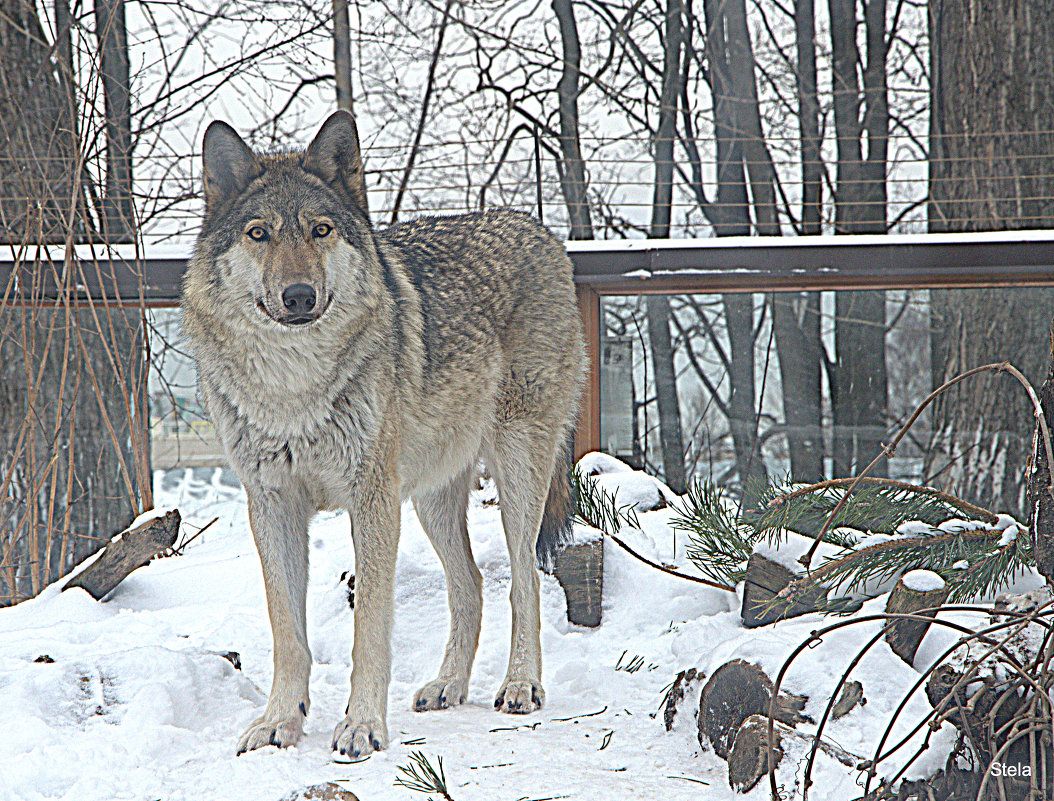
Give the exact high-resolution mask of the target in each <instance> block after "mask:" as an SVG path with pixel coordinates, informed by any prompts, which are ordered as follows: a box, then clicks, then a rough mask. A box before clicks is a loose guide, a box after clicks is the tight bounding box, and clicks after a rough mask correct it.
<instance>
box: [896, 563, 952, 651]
mask: <svg viewBox="0 0 1054 801" xmlns="http://www.w3.org/2000/svg"><path fill="white" fill-rule="evenodd" d="M948 592H949V589H948V586H947V584H946V583H945V582H944V579H942V578H941V577H940V576H938V575H937V574H936V573H933V572H931V571H929V570H912V571H911V572H909V573H905V574H904V575H903V576H901V577H900V579H899V580H898V581H897V584H896V586H895V587H894V588H893V591H892V592H891V593H890V594H889V599H888V600H887V601H886V612H888V613H889V614H911V615H921V616H923V617H926V618H933V617H935V616H936V614H937V612H936V609H935V607H938V606H941V605H942V604H943V603H944V602H945V601H946V600H947V599H948ZM923 610H929V611H923ZM929 627H930V621H929V620H918V619H911V618H901V619H899V620H896V621H893V623H892V624H891V625H890V627H889V628H888V629H886V642H887V643H889V647H890V648H892V649H893V653H895V654H896V655H897V656H899V657H900V658H901V659H903V660H904V661H905V662H907V663H908V664H909V665H910V664H912V662H913V661H914V659H915V652H916V651H918V649H919V643H921V642H922V638H923V637H925V636H926V631H927V630H928V629H929Z"/></svg>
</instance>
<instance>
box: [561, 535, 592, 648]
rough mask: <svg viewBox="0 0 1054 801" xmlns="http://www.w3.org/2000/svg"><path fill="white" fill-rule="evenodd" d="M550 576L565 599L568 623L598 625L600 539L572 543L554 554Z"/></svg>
mask: <svg viewBox="0 0 1054 801" xmlns="http://www.w3.org/2000/svg"><path fill="white" fill-rule="evenodd" d="M553 575H555V576H556V580H557V581H559V582H560V586H561V587H563V590H564V596H565V597H566V598H567V619H568V621H570V622H571V623H574V624H575V625H576V626H588V627H590V628H596V627H597V626H599V625H600V615H601V604H602V601H603V595H604V540H603V539H596V540H592V541H590V542H576V543H572V544H571V545H568V546H567V547H565V548H563V549H561V550H560V551H558V552H557V554H556V568H555V569H554V571H553Z"/></svg>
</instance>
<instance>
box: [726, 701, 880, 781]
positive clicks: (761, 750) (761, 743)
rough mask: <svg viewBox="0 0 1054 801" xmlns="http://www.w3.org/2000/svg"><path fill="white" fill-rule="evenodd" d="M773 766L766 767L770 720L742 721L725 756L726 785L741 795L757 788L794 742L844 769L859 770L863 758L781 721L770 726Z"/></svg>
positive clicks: (762, 718)
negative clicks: (726, 764)
mask: <svg viewBox="0 0 1054 801" xmlns="http://www.w3.org/2000/svg"><path fill="white" fill-rule="evenodd" d="M772 729H773V732H772V735H773V737H772V755H773V760H772V763H771V764H770V763H769V758H768V755H769V747H768V744H769V740H768V732H769V719H768V717H767V716H765V715H751V716H750V717H748V718H747V719H746V720H744V721H743V723H742V725H741V726H740V727H739V731H737V732H736V739H735V742H734V743H733V745H732V751H731V752H730V753H729V755H728V785H729V786H730V787H732V788H733V789H734V790H737V791H739V792H741V793H746V792H749V791H750V790H751V789H753V788H754V787H755V785H757V783H758V782H759V781H760V780H761V777H762V776H765V775H766V774H767V773H768V772H769V771H770V770H772V769H773V768H775V767H776V766H777V765H779V763H780V761H781V760H782V759H783V754H784V744H785V743H787V742H789V741H792V740H796V741H798V742H800V743H803V744H804V745H806V746H807V747H809V748H812V746H813V745H815V746H816V747H817V749H818V750H820V751H822V752H823V753H825V754H827V756H829V757H831V758H832V759H836V760H838V761H839V762H841V763H842V764H843V765H845V766H846V767H847V768H852V769H853V770H859V769H860V768H861V766H862V765H863V764H864V761H865V760H864V758H863V757H860V756H857V755H856V754H851V753H849V752H848V751H846V750H845V749H844V748H841V747H840V746H837V745H835V744H834V743H831V742H828V741H827V740H824V739H820V740H817V739H816V738H815V737H813V736H812V735H810V734H804V733H803V732H800V731H797V730H795V729H794V728H792V727H790V726H788V725H787V724H786V723H783V722H781V721H778V720H776V721H773V724H772Z"/></svg>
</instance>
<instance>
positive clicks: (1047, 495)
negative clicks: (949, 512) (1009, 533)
mask: <svg viewBox="0 0 1054 801" xmlns="http://www.w3.org/2000/svg"><path fill="white" fill-rule="evenodd" d="M1048 342H1049V353H1048V359H1049V362H1048V367H1047V380H1046V381H1044V382H1043V386H1041V387H1040V388H1039V389H1038V390H1037V394H1038V395H1039V402H1040V404H1041V405H1042V406H1043V419H1044V420H1045V421H1046V423H1047V430H1048V431H1049V430H1051V429H1052V428H1054V321H1052V322H1051V327H1050V334H1049V337H1048ZM1030 458H1031V460H1032V469H1031V470H1030V471H1029V474H1028V507H1027V508H1028V510H1029V521H1028V529H1029V533H1030V534H1031V535H1032V554H1033V556H1034V557H1035V560H1036V569H1037V570H1038V571H1039V572H1040V574H1042V575H1043V577H1044V578H1046V580H1047V585H1048V586H1050V587H1054V492H1052V491H1051V486H1054V479H1052V475H1054V474H1052V472H1051V470H1052V467H1054V466H1052V465H1050V464H1048V463H1047V449H1046V447H1045V443H1044V441H1043V431H1042V429H1041V428H1040V427H1039V424H1038V422H1037V424H1036V430H1035V432H1034V433H1033V435H1032V453H1031V455H1030Z"/></svg>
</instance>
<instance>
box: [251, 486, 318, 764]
mask: <svg viewBox="0 0 1054 801" xmlns="http://www.w3.org/2000/svg"><path fill="white" fill-rule="evenodd" d="M313 513H314V510H313V509H311V508H310V507H309V506H308V504H307V500H306V497H305V496H304V494H303V493H302V492H300V491H299V488H293V487H290V488H287V489H284V490H283V491H282V492H272V491H261V490H254V491H250V493H249V522H250V524H251V526H252V531H253V537H254V539H255V540H256V549H257V551H258V552H259V554H260V565H261V566H262V568H263V577H264V587H265V589H266V591H267V613H268V615H269V617H270V618H271V634H272V635H273V637H274V679H273V681H272V683H271V695H270V698H269V699H268V701H267V709H266V710H265V711H264V714H263V716H262V717H260V718H258V719H257V720H255V721H253V723H252V725H251V726H249V728H248V729H247V730H246V731H245V733H244V734H243V735H242V736H241V739H240V740H239V741H238V753H239V754H242V753H244V752H246V751H252V750H254V749H256V748H263V747H264V746H267V745H277V746H278V747H279V748H284V747H286V746H290V745H293V744H294V743H296V741H297V740H299V739H300V735H301V734H302V733H303V730H304V718H305V717H306V716H307V711H308V706H309V703H310V702H309V700H308V678H309V676H310V673H311V652H310V651H309V650H308V645H307V612H306V605H307V604H306V599H307V576H308V567H307V541H308V539H307V526H308V521H309V520H310V518H311V515H312V514H313Z"/></svg>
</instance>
